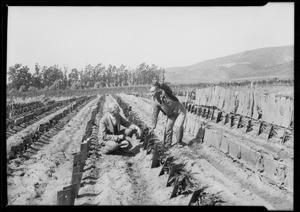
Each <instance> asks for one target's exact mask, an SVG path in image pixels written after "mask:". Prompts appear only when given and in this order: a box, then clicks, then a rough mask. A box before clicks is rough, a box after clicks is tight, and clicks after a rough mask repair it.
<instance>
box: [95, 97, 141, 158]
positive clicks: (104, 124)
mask: <svg viewBox="0 0 300 212" xmlns="http://www.w3.org/2000/svg"><path fill="white" fill-rule="evenodd" d="M121 126H123V127H125V129H121ZM99 129H100V132H99V133H100V135H101V136H100V143H101V144H102V145H103V146H104V147H103V153H104V154H110V153H113V152H115V151H117V150H125V151H126V149H129V148H130V147H131V146H132V145H131V143H130V142H129V141H128V140H126V136H129V137H131V136H132V135H133V132H134V130H136V133H137V134H138V137H139V136H141V129H140V128H139V127H138V126H136V125H135V124H131V123H130V122H128V121H127V120H126V119H124V118H123V117H122V116H121V115H120V108H119V106H118V105H117V104H116V103H110V104H108V105H107V113H106V114H105V115H104V116H103V117H102V118H101V120H100V126H99Z"/></svg>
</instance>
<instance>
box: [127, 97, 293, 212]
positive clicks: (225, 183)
mask: <svg viewBox="0 0 300 212" xmlns="http://www.w3.org/2000/svg"><path fill="white" fill-rule="evenodd" d="M121 96H122V99H123V100H125V101H126V102H128V103H129V104H130V105H131V106H132V109H133V111H135V112H137V113H138V114H139V115H141V116H142V117H143V120H144V121H145V122H147V123H150V121H151V120H150V118H149V117H150V116H149V114H150V113H149V111H148V110H147V109H149V107H148V106H146V104H147V103H146V102H147V101H139V99H137V98H135V97H134V96H128V95H121ZM163 121H164V119H163V118H160V119H159V120H158V127H157V132H158V135H159V136H161V135H162V132H163V124H164V123H163ZM192 139H193V137H191V136H189V135H188V133H185V136H184V141H185V142H188V141H190V140H192ZM192 148H195V147H192ZM183 149H191V148H190V147H188V146H186V147H184V148H183ZM183 149H180V150H178V149H177V150H176V149H174V151H175V152H174V151H173V153H174V154H175V155H176V154H180V152H181V153H182V154H184V150H183ZM176 151H177V152H176ZM182 151H183V152H182ZM212 151H213V150H211V148H209V147H205V148H201V149H200V150H199V151H197V152H194V153H193V154H191V156H192V157H193V156H194V157H195V156H196V157H197V155H198V156H200V155H201V156H202V159H201V160H200V158H199V159H197V160H196V163H195V164H194V168H195V167H197V170H199V167H200V170H201V169H202V170H203V171H201V175H200V176H199V177H200V179H202V182H206V183H207V184H209V185H213V186H212V188H211V189H212V191H214V192H217V191H222V193H223V194H222V195H223V198H224V200H227V204H229V205H262V206H265V207H267V208H268V209H291V207H292V198H291V196H290V195H288V196H287V197H285V195H286V194H287V193H284V192H282V191H280V190H278V188H271V187H270V186H267V185H265V184H263V183H262V182H261V181H259V182H258V181H257V176H256V175H255V174H254V173H253V172H251V171H250V170H247V169H246V168H245V167H243V166H241V165H240V164H237V163H234V162H232V159H230V158H228V159H226V157H227V156H225V155H222V153H220V152H216V151H214V152H212Z"/></svg>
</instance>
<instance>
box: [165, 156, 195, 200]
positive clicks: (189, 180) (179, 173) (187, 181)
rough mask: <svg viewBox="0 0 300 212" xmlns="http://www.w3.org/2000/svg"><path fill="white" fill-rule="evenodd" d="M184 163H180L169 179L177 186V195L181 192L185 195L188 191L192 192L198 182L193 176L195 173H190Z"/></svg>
mask: <svg viewBox="0 0 300 212" xmlns="http://www.w3.org/2000/svg"><path fill="white" fill-rule="evenodd" d="M186 163H187V162H186ZM186 163H184V164H180V165H179V166H178V169H177V170H176V171H175V173H174V174H173V176H172V177H171V179H170V180H169V182H170V183H172V182H174V183H175V185H176V186H178V187H177V189H178V190H177V195H180V194H183V195H185V196H186V195H189V194H190V193H193V191H194V190H195V188H197V186H198V183H199V182H198V180H197V179H196V178H195V176H194V175H195V174H197V173H192V172H191V170H187V169H186V168H185V166H186Z"/></svg>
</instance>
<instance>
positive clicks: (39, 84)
mask: <svg viewBox="0 0 300 212" xmlns="http://www.w3.org/2000/svg"><path fill="white" fill-rule="evenodd" d="M7 74H8V80H9V83H8V85H7V88H8V90H18V91H36V90H41V89H43V90H63V89H66V88H71V89H84V88H100V87H122V86H132V85H147V84H151V83H152V81H153V80H158V81H161V82H164V80H165V77H164V76H165V70H164V69H163V68H161V67H158V66H156V65H154V64H152V65H148V64H146V63H142V64H140V65H139V66H138V67H137V68H135V69H130V68H127V67H126V66H124V65H121V66H120V67H116V66H113V65H109V66H108V67H105V66H104V65H103V64H102V63H100V64H97V65H96V66H92V65H91V64H88V65H87V66H86V67H85V68H84V69H83V70H78V69H77V68H73V69H72V70H70V72H69V70H68V67H63V70H62V68H60V67H58V65H53V66H50V67H46V66H43V67H41V66H40V65H39V64H38V63H36V64H35V69H34V72H33V74H31V73H30V69H29V68H28V67H27V66H23V65H22V64H15V65H14V66H11V67H9V70H8V73H7Z"/></svg>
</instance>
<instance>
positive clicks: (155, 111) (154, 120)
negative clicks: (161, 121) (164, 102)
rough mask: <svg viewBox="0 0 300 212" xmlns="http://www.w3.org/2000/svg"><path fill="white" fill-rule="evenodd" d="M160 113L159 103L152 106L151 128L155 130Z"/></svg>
mask: <svg viewBox="0 0 300 212" xmlns="http://www.w3.org/2000/svg"><path fill="white" fill-rule="evenodd" d="M159 111H160V107H159V105H158V104H157V103H154V104H153V105H152V123H151V128H155V127H156V124H157V118H158V113H159Z"/></svg>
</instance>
